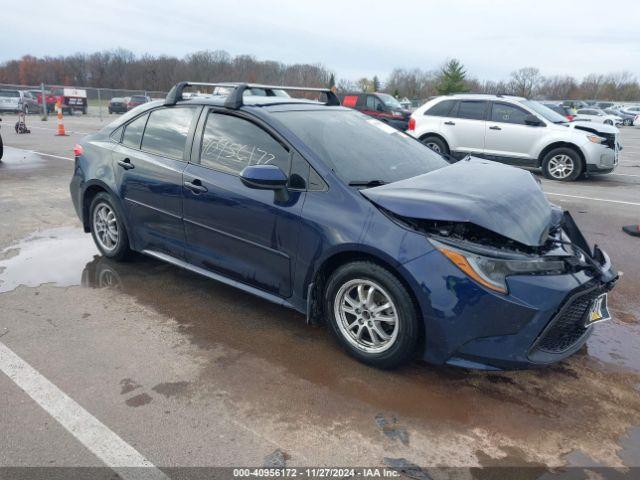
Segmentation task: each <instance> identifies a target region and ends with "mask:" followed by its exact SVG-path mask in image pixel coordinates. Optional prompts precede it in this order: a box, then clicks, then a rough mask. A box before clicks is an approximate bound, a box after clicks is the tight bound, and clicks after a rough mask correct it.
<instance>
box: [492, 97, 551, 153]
mask: <svg viewBox="0 0 640 480" xmlns="http://www.w3.org/2000/svg"><path fill="white" fill-rule="evenodd" d="M530 115H532V114H531V113H530V112H528V111H527V110H525V109H524V108H521V107H519V106H518V105H514V104H512V103H507V102H491V112H490V114H489V120H488V121H487V125H486V135H485V142H484V145H485V147H484V156H485V157H486V158H489V159H491V160H495V161H498V162H502V163H510V164H514V165H522V166H527V165H536V164H537V160H536V159H535V158H534V150H535V146H536V143H537V140H538V139H539V138H540V136H541V135H543V134H544V129H545V127H544V126H532V125H527V123H526V118H527V117H528V116H530Z"/></svg>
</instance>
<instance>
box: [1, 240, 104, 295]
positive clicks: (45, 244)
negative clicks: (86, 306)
mask: <svg viewBox="0 0 640 480" xmlns="http://www.w3.org/2000/svg"><path fill="white" fill-rule="evenodd" d="M97 254H98V250H97V249H96V247H95V244H94V243H93V239H92V238H91V235H89V234H86V233H84V232H83V231H82V230H81V229H79V228H71V227H69V228H55V229H51V230H43V231H41V232H37V233H34V234H32V235H30V236H28V237H26V238H25V239H23V240H21V241H20V242H19V243H17V244H15V245H11V246H9V247H7V248H5V249H4V250H2V252H1V254H0V258H1V260H0V293H3V292H9V291H11V290H14V289H15V288H17V287H18V286H20V285H24V286H27V287H37V286H39V285H43V284H45V283H52V284H54V285H56V286H59V287H68V286H70V285H80V284H81V281H82V271H83V270H84V268H85V266H86V264H87V262H89V261H91V259H92V258H93V257H94V256H95V255H97Z"/></svg>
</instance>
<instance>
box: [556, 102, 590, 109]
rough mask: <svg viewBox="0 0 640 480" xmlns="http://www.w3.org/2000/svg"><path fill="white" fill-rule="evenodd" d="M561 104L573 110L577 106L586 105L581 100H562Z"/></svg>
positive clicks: (583, 106) (582, 106)
mask: <svg viewBox="0 0 640 480" xmlns="http://www.w3.org/2000/svg"><path fill="white" fill-rule="evenodd" d="M562 106H563V107H569V108H573V109H574V110H577V109H578V108H585V107H587V106H588V105H587V104H586V103H585V102H583V101H582V100H564V101H563V102H562Z"/></svg>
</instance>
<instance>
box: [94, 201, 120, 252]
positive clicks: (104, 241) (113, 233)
mask: <svg viewBox="0 0 640 480" xmlns="http://www.w3.org/2000/svg"><path fill="white" fill-rule="evenodd" d="M93 230H94V231H95V233H96V239H97V240H98V242H99V243H100V246H101V247H102V248H103V249H104V250H105V251H107V252H112V251H113V250H115V249H116V247H117V246H118V222H117V220H116V214H115V212H114V211H113V209H112V208H111V206H110V205H108V204H107V203H105V202H100V203H99V204H98V205H96V208H95V209H94V210H93Z"/></svg>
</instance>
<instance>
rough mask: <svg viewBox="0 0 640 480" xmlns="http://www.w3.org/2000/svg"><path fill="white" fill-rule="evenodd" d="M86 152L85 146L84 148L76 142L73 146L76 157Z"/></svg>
mask: <svg viewBox="0 0 640 480" xmlns="http://www.w3.org/2000/svg"><path fill="white" fill-rule="evenodd" d="M83 153H84V148H82V145H78V144H77V143H76V146H75V147H73V156H74V157H79V156H80V155H82V154H83Z"/></svg>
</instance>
